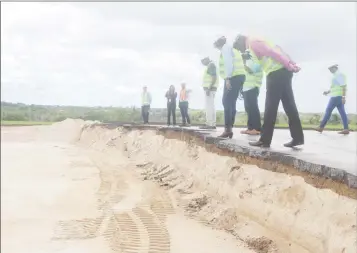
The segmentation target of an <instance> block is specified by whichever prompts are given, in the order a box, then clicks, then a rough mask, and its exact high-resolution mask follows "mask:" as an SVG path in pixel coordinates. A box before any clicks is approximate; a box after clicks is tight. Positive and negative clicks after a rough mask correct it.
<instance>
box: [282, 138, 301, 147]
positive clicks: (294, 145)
mask: <svg viewBox="0 0 357 253" xmlns="http://www.w3.org/2000/svg"><path fill="white" fill-rule="evenodd" d="M300 145H304V141H295V140H292V141H290V142H288V143H285V144H284V147H287V148H293V147H296V146H300Z"/></svg>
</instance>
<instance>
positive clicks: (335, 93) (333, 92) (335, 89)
mask: <svg viewBox="0 0 357 253" xmlns="http://www.w3.org/2000/svg"><path fill="white" fill-rule="evenodd" d="M337 75H342V76H343V80H344V83H343V84H342V85H336V84H335V82H334V81H335V78H336V77H337ZM346 85H347V83H346V76H345V74H342V73H334V74H333V78H332V81H331V87H330V96H331V97H339V96H343V89H344V87H345V86H346Z"/></svg>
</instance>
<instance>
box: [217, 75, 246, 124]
mask: <svg viewBox="0 0 357 253" xmlns="http://www.w3.org/2000/svg"><path fill="white" fill-rule="evenodd" d="M244 81H245V75H239V76H233V77H232V78H231V79H230V82H231V89H230V90H228V89H227V87H226V85H225V84H224V89H223V97H222V104H223V108H224V125H225V127H226V128H230V127H233V125H234V122H235V119H236V112H237V109H236V104H237V99H238V96H239V94H240V92H241V90H242V88H243V84H244Z"/></svg>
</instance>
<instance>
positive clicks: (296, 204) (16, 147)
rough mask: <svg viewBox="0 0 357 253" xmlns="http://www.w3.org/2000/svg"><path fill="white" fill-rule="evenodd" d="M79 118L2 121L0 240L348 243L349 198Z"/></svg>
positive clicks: (11, 250) (161, 250) (182, 249)
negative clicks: (47, 122)
mask: <svg viewBox="0 0 357 253" xmlns="http://www.w3.org/2000/svg"><path fill="white" fill-rule="evenodd" d="M85 124H86V123H85V122H83V121H80V120H66V121H64V122H61V123H57V124H55V125H53V126H34V127H11V128H2V129H1V137H2V139H1V145H2V147H1V158H2V159H1V168H2V175H1V195H2V200H1V201H2V202H1V204H2V205H1V206H2V207H1V208H2V210H1V211H2V212H1V221H2V226H1V232H2V244H1V252H4V253H22V252H23V253H51V252H59V253H64V252H76V253H81V252H85V253H90V252H93V253H98V252H101V253H106V252H110V253H116V252H123V253H124V252H125V253H129V252H131V253H169V252H170V253H187V252H194V253H200V252H202V253H211V252H212V253H216V252H225V253H229V252H240V253H249V252H252V253H253V252H255V253H273V252H276V253H278V252H279V253H289V252H291V253H305V252H306V253H308V252H309V253H342V252H343V253H354V252H356V248H357V247H356V237H355V229H356V219H355V217H356V209H355V206H356V201H355V200H354V199H350V198H347V197H343V196H339V195H337V194H336V193H334V192H332V191H330V190H321V189H316V188H314V187H312V186H310V185H308V184H307V183H305V182H304V180H303V179H302V178H300V177H292V176H289V175H285V174H278V173H273V172H269V171H265V170H261V169H259V168H257V167H256V166H252V165H243V164H238V163H237V161H235V160H234V159H232V158H229V157H221V156H218V155H215V154H212V153H209V152H207V151H205V150H204V149H202V148H200V147H198V146H195V145H194V143H184V142H182V141H181V142H180V141H177V140H169V139H165V138H163V137H162V136H157V135H156V134H155V133H153V132H150V131H148V132H141V131H134V132H125V131H122V130H117V129H115V130H108V129H102V128H100V127H86V126H85Z"/></svg>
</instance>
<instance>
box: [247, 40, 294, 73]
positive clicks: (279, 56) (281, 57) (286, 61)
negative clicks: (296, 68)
mask: <svg viewBox="0 0 357 253" xmlns="http://www.w3.org/2000/svg"><path fill="white" fill-rule="evenodd" d="M248 46H250V48H251V49H252V50H253V51H254V53H255V55H256V56H257V57H258V58H262V57H264V56H268V57H271V58H273V59H274V60H276V61H277V62H279V63H281V64H282V65H283V66H284V67H285V68H286V69H288V70H292V69H291V64H290V63H295V62H293V61H292V60H291V59H290V57H289V56H288V55H287V54H285V53H280V52H277V51H275V50H274V49H272V48H271V47H269V46H268V45H267V44H266V43H265V42H264V41H263V40H259V39H249V38H248V39H247V48H248ZM280 49H281V48H280ZM281 50H282V49H281ZM282 51H283V50H282Z"/></svg>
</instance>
